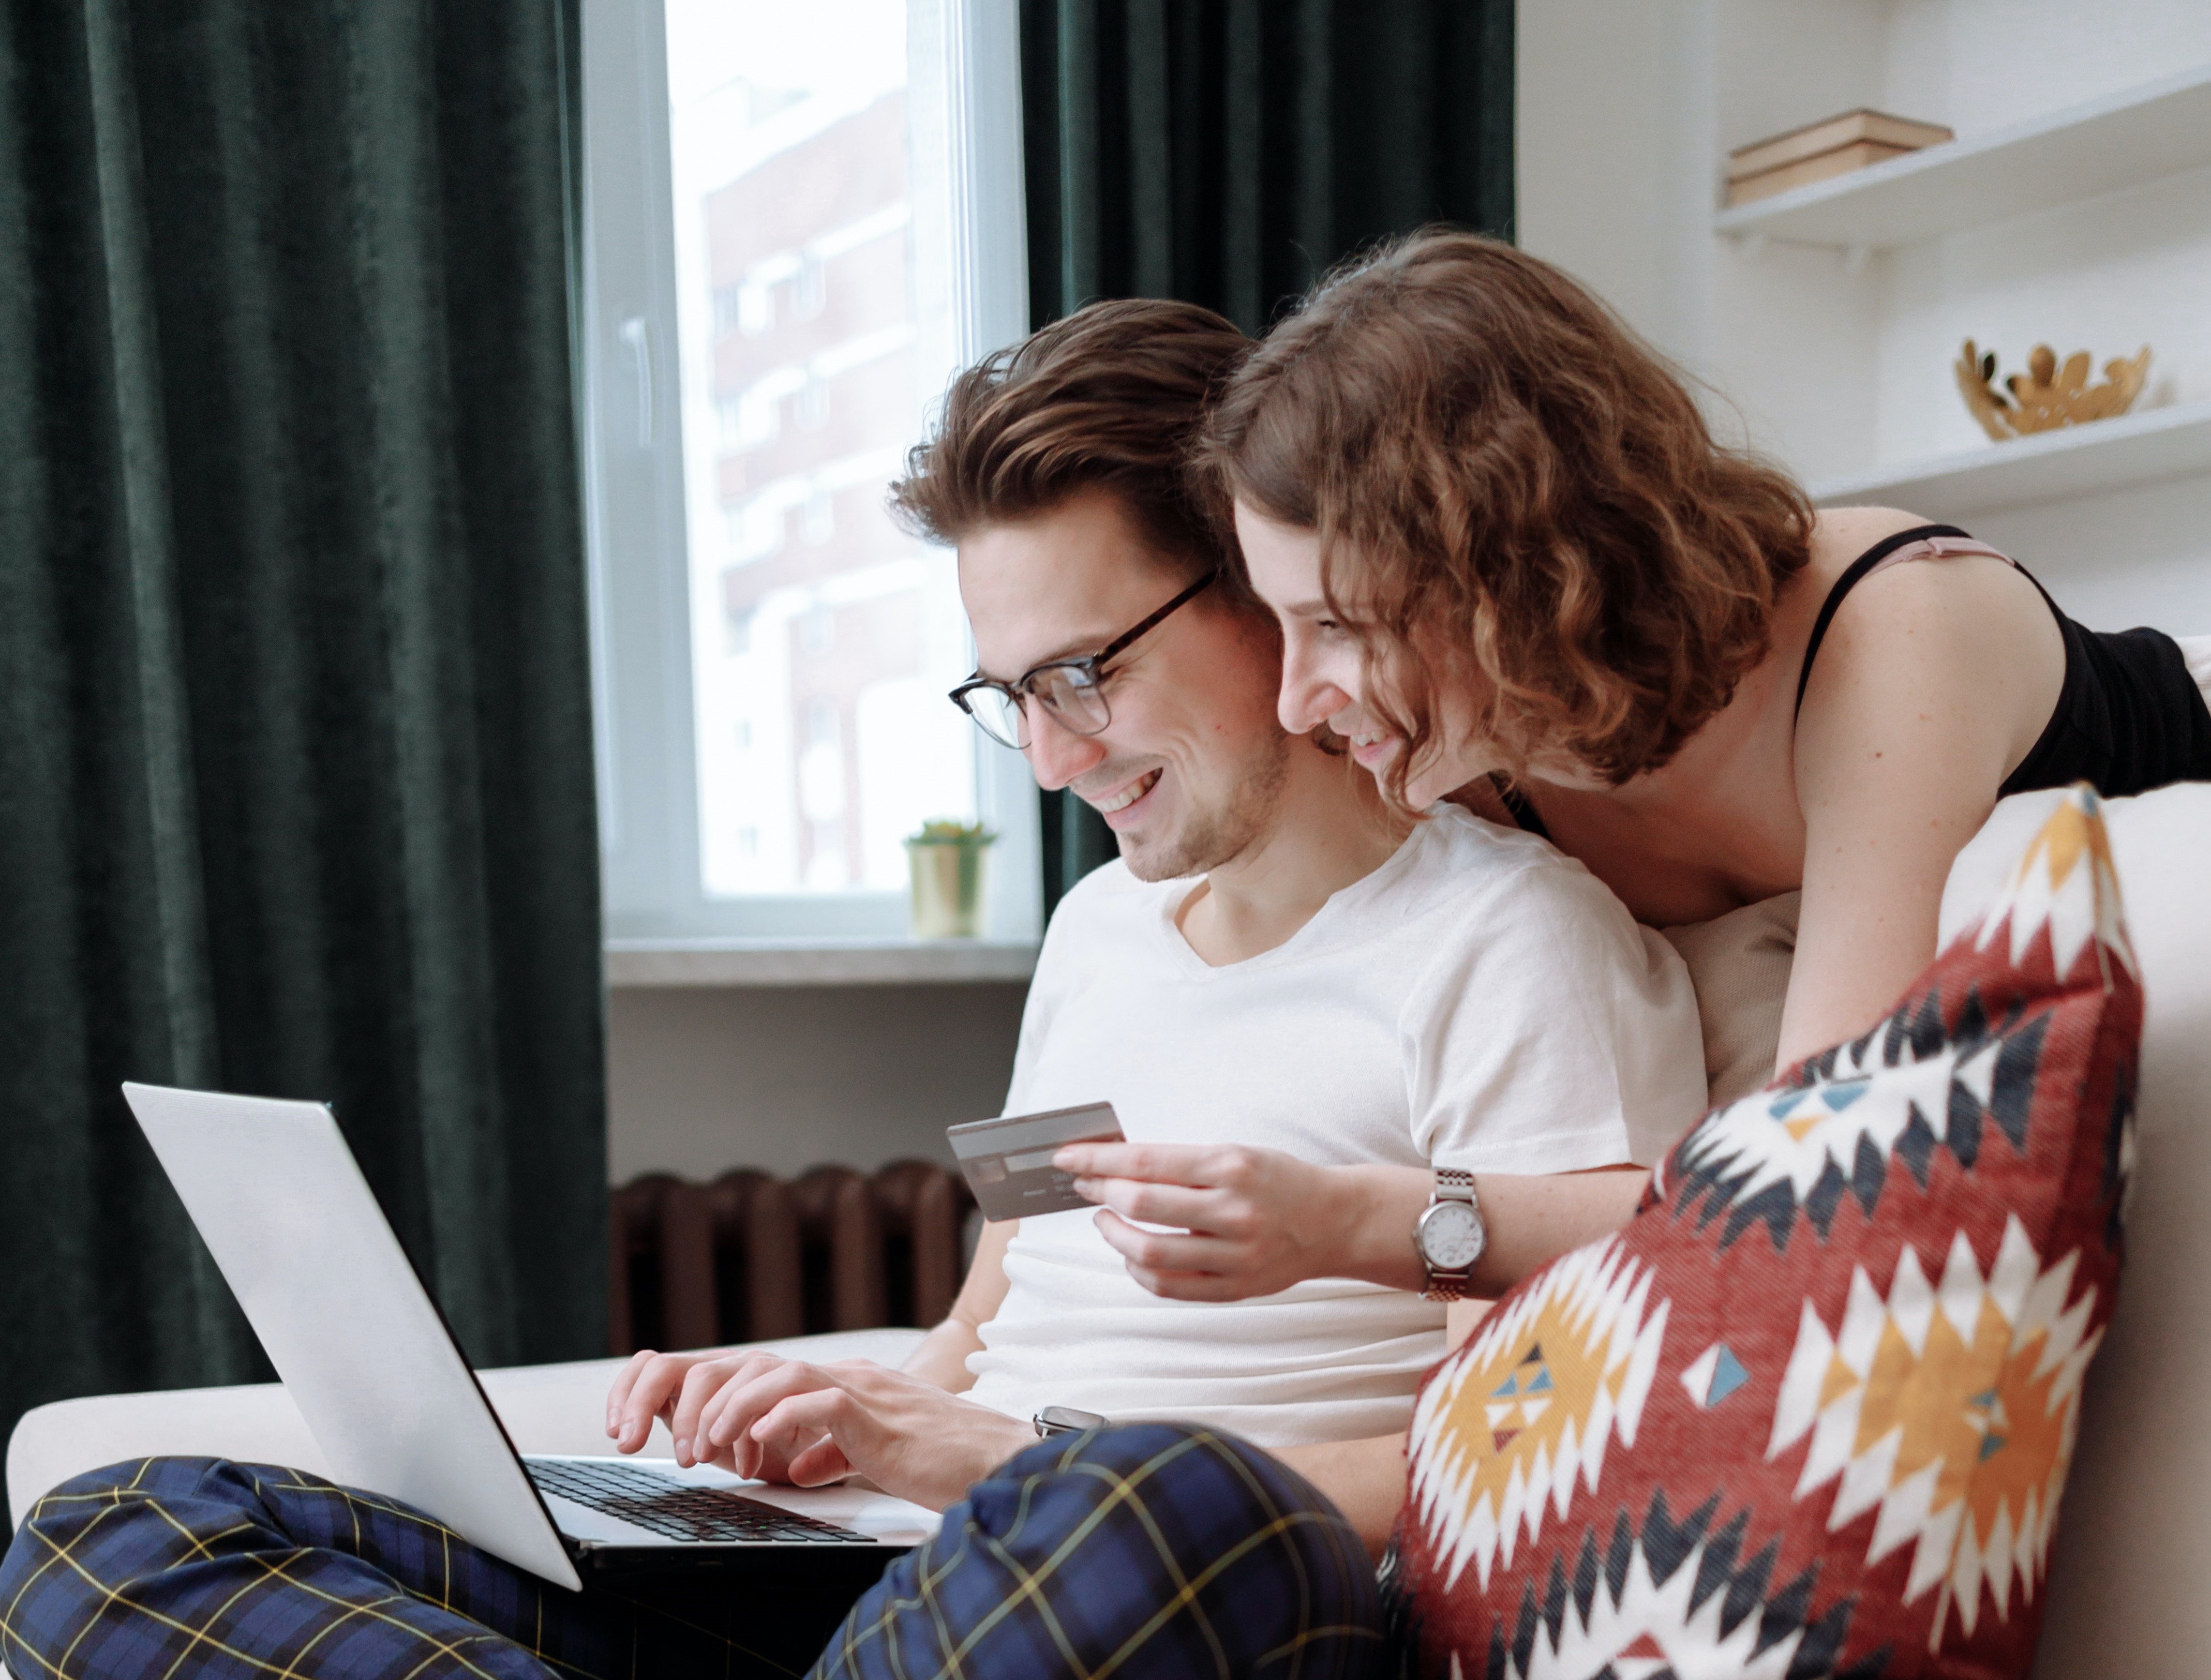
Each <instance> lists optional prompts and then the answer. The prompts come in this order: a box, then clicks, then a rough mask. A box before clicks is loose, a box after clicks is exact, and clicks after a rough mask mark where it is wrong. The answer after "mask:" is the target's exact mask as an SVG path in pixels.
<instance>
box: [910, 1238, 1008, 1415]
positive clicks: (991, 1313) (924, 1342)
mask: <svg viewBox="0 0 2211 1680" xmlns="http://www.w3.org/2000/svg"><path fill="white" fill-rule="evenodd" d="M1018 1230H1021V1221H1020V1220H1018V1219H997V1220H993V1221H991V1222H990V1224H986V1225H984V1227H983V1235H982V1237H981V1239H980V1240H979V1241H978V1242H977V1243H976V1244H975V1261H974V1264H973V1265H972V1266H969V1267H968V1268H967V1281H966V1283H964V1284H961V1285H960V1296H959V1298H958V1299H957V1300H955V1301H954V1302H953V1303H952V1311H951V1312H950V1313H949V1314H947V1315H946V1318H945V1320H944V1322H943V1323H942V1324H940V1325H938V1326H936V1328H935V1329H934V1330H931V1331H930V1333H929V1334H927V1335H926V1336H924V1337H923V1338H922V1339H921V1345H920V1346H919V1347H918V1348H916V1349H915V1350H914V1351H913V1357H912V1358H910V1359H908V1360H907V1361H906V1365H905V1367H904V1369H905V1370H906V1375H909V1376H918V1377H919V1378H920V1379H921V1380H922V1381H924V1382H933V1383H935V1384H936V1386H937V1387H939V1388H942V1390H944V1392H945V1393H948V1394H964V1393H966V1392H967V1390H968V1389H970V1388H972V1387H974V1386H975V1379H974V1377H973V1376H972V1375H971V1374H970V1373H969V1372H968V1369H967V1356H968V1355H969V1354H971V1353H980V1352H981V1351H983V1326H984V1325H985V1324H987V1323H989V1322H990V1320H992V1319H993V1318H995V1317H996V1316H997V1312H998V1308H1001V1307H1003V1305H1005V1302H1006V1289H1007V1284H1006V1245H1007V1244H1008V1243H1009V1242H1012V1241H1013V1240H1014V1233H1015V1232H1016V1231H1018Z"/></svg>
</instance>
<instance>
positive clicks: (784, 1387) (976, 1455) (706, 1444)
mask: <svg viewBox="0 0 2211 1680" xmlns="http://www.w3.org/2000/svg"><path fill="white" fill-rule="evenodd" d="M678 1415H679V1417H681V1415H682V1414H681V1408H679V1411H678ZM697 1423H698V1429H697V1431H696V1433H695V1435H694V1438H693V1447H694V1453H695V1454H696V1456H697V1457H699V1458H700V1459H711V1460H712V1462H714V1463H716V1464H719V1465H722V1466H723V1467H724V1469H727V1470H730V1471H734V1472H736V1474H738V1475H740V1476H754V1477H759V1478H761V1479H762V1480H766V1481H785V1482H789V1483H791V1484H793V1485H795V1486H797V1487H819V1486H821V1484H824V1483H827V1482H834V1481H838V1480H839V1479H841V1478H844V1477H846V1476H850V1475H851V1474H853V1473H854V1472H857V1473H859V1474H860V1475H863V1476H864V1477H866V1478H868V1479H869V1481H870V1482H872V1483H874V1484H875V1485H876V1486H877V1487H879V1488H881V1490H883V1491H884V1492H885V1493H888V1494H894V1495H896V1496H898V1497H899V1498H900V1499H910V1500H912V1502H914V1503H915V1504H917V1505H926V1506H927V1507H929V1508H930V1509H931V1510H934V1511H941V1510H942V1509H943V1508H945V1507H946V1506H948V1505H949V1504H951V1503H952V1502H954V1500H957V1499H959V1498H960V1496H963V1495H964V1494H965V1493H966V1491H967V1490H968V1488H969V1487H970V1486H971V1485H972V1484H974V1483H976V1482H978V1481H980V1480H982V1478H984V1477H985V1476H987V1475H989V1474H990V1472H991V1471H993V1470H995V1469H996V1468H997V1467H998V1465H1002V1464H1003V1463H1004V1462H1005V1461H1006V1460H1007V1459H1009V1458H1011V1457H1013V1455H1014V1454H1015V1453H1018V1452H1020V1451H1021V1448H1023V1447H1030V1446H1033V1445H1034V1444H1035V1443H1036V1439H1037V1436H1036V1431H1035V1429H1033V1427H1032V1426H1031V1425H1029V1424H1027V1423H1021V1421H1020V1420H1019V1419H1017V1418H1012V1417H1007V1416H1006V1415H1005V1414H1004V1413H1003V1412H998V1411H991V1410H990V1408H989V1407H988V1406H981V1405H976V1404H975V1403H974V1402H973V1401H972V1400H965V1399H960V1397H959V1396H957V1395H954V1394H948V1393H945V1392H944V1391H943V1390H942V1388H939V1387H936V1385H935V1384H934V1383H931V1382H926V1381H922V1380H921V1379H919V1378H917V1377H911V1376H908V1375H906V1374H905V1373H904V1372H902V1371H893V1370H887V1369H884V1368H883V1367H882V1366H881V1365H878V1364H876V1363H874V1362H873V1361H871V1360H866V1359H850V1360H840V1361H839V1362H837V1363H834V1364H827V1365H814V1364H809V1363H805V1362H804V1361H802V1360H797V1359H781V1358H778V1357H776V1356H775V1355H773V1354H766V1353H756V1354H752V1355H749V1356H748V1357H746V1358H744V1359H743V1360H742V1361H741V1362H737V1368H736V1369H735V1370H733V1371H730V1372H729V1373H728V1374H726V1375H724V1376H723V1378H722V1381H721V1386H720V1387H719V1388H718V1390H717V1391H716V1392H715V1393H713V1394H712V1396H710V1397H709V1398H708V1399H706V1402H705V1404H704V1405H702V1406H701V1408H700V1411H699V1413H698V1417H697Z"/></svg>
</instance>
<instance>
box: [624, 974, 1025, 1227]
mask: <svg viewBox="0 0 2211 1680" xmlns="http://www.w3.org/2000/svg"><path fill="white" fill-rule="evenodd" d="M1027 990H1028V988H1027V987H1026V986H1025V985H1020V984H1011V985H1008V984H980V983H972V982H967V983H960V984H942V985H930V986H790V987H768V986H726V987H669V988H659V987H638V988H619V989H617V990H616V991H615V992H614V993H613V994H612V996H611V997H610V999H609V1008H608V1016H607V1058H608V1067H607V1076H608V1077H607V1083H608V1094H609V1117H608V1140H607V1172H608V1181H609V1183H614V1184H620V1183H622V1182H624V1181H627V1180H628V1179H631V1178H633V1177H635V1176H636V1175H638V1174H639V1173H644V1172H673V1173H678V1174H681V1175H683V1176H685V1177H688V1178H700V1179H703V1178H712V1177H713V1176H714V1175H717V1174H718V1173H721V1172H723V1171H725V1170H727V1169H729V1168H731V1167H760V1168H763V1169H766V1170H767V1171H769V1172H772V1173H777V1174H779V1175H784V1176H789V1175H793V1174H796V1173H798V1172H802V1171H803V1170H804V1169H806V1168H808V1167H810V1166H814V1165H816V1164H818V1163H822V1162H825V1161H834V1162H839V1163H845V1164H846V1165H850V1166H856V1167H875V1166H880V1165H881V1164H882V1163H884V1162H886V1161H893V1160H896V1159H898V1158H899V1157H900V1156H907V1155H918V1156H922V1157H930V1158H942V1159H945V1160H949V1158H950V1157H949V1153H948V1151H947V1150H946V1148H945V1144H944V1128H945V1127H947V1126H949V1125H953V1124H954V1123H956V1122H958V1121H964V1120H982V1119H985V1118H987V1117H989V1116H990V1115H995V1114H996V1113H997V1112H998V1111H999V1108H1000V1105H1001V1104H1002V1103H1003V1102H1004V1100H1005V1096H1006V1082H1007V1079H1009V1076H1010V1075H1011V1073H1012V1072H1013V1065H1014V1042H1015V1036H1016V1035H1017V1034H1018V1033H1019V1031H1020V1028H1021V1000H1022V999H1023V997H1024V996H1026V995H1027Z"/></svg>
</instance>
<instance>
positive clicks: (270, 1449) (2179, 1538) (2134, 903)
mask: <svg viewBox="0 0 2211 1680" xmlns="http://www.w3.org/2000/svg"><path fill="white" fill-rule="evenodd" d="M2058 797H2059V796H2058V795H2055V794H2046V795H2045V794H2027V795H2020V796H2019V797H2018V798H2016V799H2011V800H2007V801H2004V802H2003V804H2002V805H2001V806H1999V807H1997V809H1996V814H1995V816H1993V817H1992V818H1991V819H1990V822H1989V825H1988V826H1987V827H1986V828H1985V829H1984V830H1983V831H1982V832H1981V834H1980V835H1979V836H1978V837H1976V839H1975V840H1974V841H1973V843H1972V844H1971V845H1970V846H1968V847H1967V848H1966V850H1965V852H1964V853H1963V854H1962V855H1960V858H1959V860H1958V862H1957V865H1956V867H1954V869H1953V871H1952V872H1951V876H1950V880H1949V885H1948V888H1947V891H1946V892H1945V894H1944V896H1943V903H1942V933H1943V937H1944V938H1945V939H1946V940H1947V938H1949V937H1950V936H1951V935H1952V934H1954V933H1955V932H1956V931H1957V930H1958V929H1959V928H1960V927H1962V926H1964V925H1965V924H1966V922H1969V921H1970V920H1972V917H1973V916H1975V915H1976V914H1977V913H1978V909H1979V908H1980V907H1981V905H1983V904H1984V903H1986V902H1987V900H1988V898H1989V897H1990V896H1991V895H1992V894H1993V893H1994V892H1995V891H1996V890H1997V889H1998V887H1999V886H2000V885H2002V877H2003V874H2004V872H2005V871H2006V870H2007V869H2008V867H2009V866H2010V864H2011V862H2012V861H2014V860H2015V859H2016V858H2017V856H2018V855H2019V854H2020V849H2021V848H2022V847H2023V846H2024V844H2025V843H2026V839H2027V837H2029V836H2030V835H2031V834H2032V832H2033V831H2034V830H2035V829H2036V828H2037V827H2038V826H2039V825H2040V823H2041V821H2042V819H2043V817H2044V815H2046V814H2047V813H2048V811H2049V809H2050V806H2051V805H2052V804H2053V803H2055V801H2057V798H2058ZM2105 810H2106V813H2107V816H2108V818H2109V820H2110V823H2111V837H2112V847H2113V851H2114V853H2115V855H2116V858H2117V866H2118V875H2119V883H2120V890H2121V891H2122V893H2123V895H2124V897H2125V899H2126V903H2127V909H2128V912H2129V925H2130V928H2131V931H2132V934H2133V938H2134V943H2135V951H2136V953H2137V955H2138V956H2139V958H2140V959H2141V967H2142V973H2143V981H2144V990H2145V1000H2146V1006H2147V1022H2146V1025H2145V1030H2144V1042H2143V1047H2142V1077H2141V1122H2140V1145H2141V1148H2140V1161H2141V1166H2140V1169H2139V1171H2138V1175H2137V1182H2136V1185H2135V1193H2134V1202H2133V1207H2132V1212H2131V1216H2130V1224H2129V1251H2128V1265H2127V1272H2126V1278H2125V1282H2124V1284H2123V1290H2122V1294H2121V1297H2120V1302H2119V1308H2118V1312H2117V1316H2116V1319H2115V1320H2114V1323H2113V1325H2112V1327H2111V1335H2110V1337H2109V1339H2107V1340H2106V1342H2105V1346H2104V1350H2103V1353H2102V1356H2101V1357H2100V1358H2099V1360H2098V1362H2097V1363H2096V1366H2095V1368H2094V1371H2093V1375H2092V1376H2091V1378H2090V1381H2089V1386H2088V1392H2087V1405H2086V1408H2085V1412H2084V1417H2083V1422H2082V1425H2081V1443H2080V1448H2079V1455H2078V1457H2077V1459H2076V1460H2075V1465H2074V1470H2073V1477H2072V1482H2071V1484H2070V1486H2069V1489H2068V1491H2067V1494H2066V1499H2065V1510H2064V1515H2063V1520H2062V1521H2061V1523H2060V1526H2059V1533H2058V1539H2057V1554H2056V1556H2055V1558H2054V1560H2053V1563H2052V1574H2051V1577H2050V1606H2049V1618H2048V1622H2047V1624H2046V1630H2045V1632H2044V1638H2043V1643H2042V1655H2041V1659H2040V1660H2039V1662H2038V1665H2037V1672H2038V1674H2040V1675H2042V1676H2044V1677H2047V1680H2057V1677H2061V1676H2062V1677H2063V1680H2105V1677H2110V1680H2122V1677H2123V1680H2166V1677H2179V1676H2187V1675H2194V1674H2196V1673H2199V1672H2201V1671H2203V1669H2204V1667H2205V1665H2206V1663H2207V1661H2208V1660H2211V1658H2207V1654H2206V1653H2211V1590H2207V1589H2206V1586H2205V1584H2204V1579H2203V1576H2202V1560H2203V1559H2204V1558H2205V1557H2206V1556H2211V1333H2207V1332H2211V1301H2199V1300H2198V1299H2197V1298H2196V1297H2197V1293H2198V1291H2200V1290H2205V1289H2207V1287H2211V784H2207V785H2198V786H2190V787H2182V788H2172V789H2166V790H2164V791H2163V792H2160V793H2157V794H2151V795H2145V796H2144V797H2142V798H2141V799H2135V800H2116V801H2111V802H2110V803H2109V804H2108V805H2107V806H2106V807H2105ZM1783 920H1784V921H1785V920H1786V917H1785V916H1784V918H1783ZM1775 922H1776V918H1775V916H1772V915H1759V916H1742V919H1741V921H1740V922H1739V923H1738V928H1739V929H1740V933H1739V936H1737V937H1735V938H1734V939H1732V940H1728V939H1722V940H1705V941H1703V942H1702V943H1701V945H1699V946H1698V948H1697V949H1696V950H1694V951H1693V952H1692V953H1691V962H1692V966H1693V970H1694V971H1695V973H1696V976H1697V979H1698V982H1699V994H1700V995H1701V996H1703V997H1704V998H1705V1000H1706V1002H1707V1006H1708V1007H1710V1006H1712V1005H1713V1004H1714V1003H1716V1002H1717V1000H1721V999H1723V998H1725V999H1747V1000H1748V1002H1745V1003H1743V1004H1742V1005H1740V1006H1741V1007H1743V1008H1746V1009H1754V1010H1762V1011H1763V1014H1762V1015H1761V1016H1760V1019H1761V1020H1766V1021H1770V1022H1771V1023H1772V1024H1770V1025H1766V1026H1764V1027H1762V1028H1758V1029H1754V1030H1763V1031H1765V1032H1766V1033H1767V1034H1769V1035H1770V1034H1771V1033H1772V1031H1774V1030H1777V1029H1778V1010H1776V1009H1775V1008H1773V1006H1772V988H1773V986H1774V985H1775V984H1777V983H1779V982H1778V980H1777V979H1776V976H1785V969H1783V968H1779V967H1777V965H1776V962H1775V951H1776V948H1777V947H1776V940H1777V939H1779V940H1782V941H1783V944H1784V946H1785V943H1786V937H1787V934H1788V932H1789V930H1788V929H1787V928H1782V929H1781V930H1780V931H1779V932H1778V933H1777V929H1776V926H1775ZM1692 944H1697V942H1695V941H1692ZM1736 1006H1737V1005H1735V1004H1730V1005H1729V1007H1730V1008H1733V1007H1736ZM1707 1038H1708V1041H1710V1042H1709V1044H1708V1048H1711V1050H1712V1052H1713V1053H1714V1055H1716V1056H1718V1055H1719V1053H1720V1051H1721V1048H1722V1042H1721V1040H1722V1039H1725V1040H1726V1042H1727V1043H1728V1045H1729V1048H1728V1051H1727V1055H1729V1056H1732V1057H1738V1058H1739V1057H1740V1056H1741V1055H1742V1054H1743V1051H1742V1044H1741V1042H1739V1041H1740V1040H1741V1038H1742V1034H1741V1033H1733V1034H1723V1035H1721V1036H1720V1037H1719V1038H1715V1036H1714V1035H1713V1034H1712V1033H1711V1032H1710V1031H1708V1033H1707ZM1767 1043H1768V1045H1769V1048H1767V1050H1766V1057H1767V1065H1768V1066H1770V1065H1771V1056H1772V1051H1771V1048H1770V1044H1771V1037H1770V1036H1769V1037H1768V1039H1767ZM1722 1059H1724V1058H1722ZM1714 1065H1715V1067H1718V1065H1719V1062H1718V1061H1715V1064H1714ZM918 1335H919V1333H918V1332H917V1331H912V1330H877V1331H859V1332H852V1333H845V1334H842V1335H837V1336H823V1337H814V1338H807V1339H802V1340H799V1341H795V1342H779V1343H766V1344H763V1345H764V1346H767V1347H771V1348H775V1349H778V1350H795V1349H797V1348H801V1347H803V1348H804V1349H805V1350H806V1353H807V1357H812V1358H845V1357H869V1358H875V1359H879V1360H881V1361H882V1362H883V1363H887V1364H895V1363H899V1362H900V1360H902V1359H903V1358H904V1357H906V1351H908V1349H910V1348H911V1347H912V1345H913V1342H914V1341H915V1340H916V1339H918ZM620 1363H621V1362H619V1361H617V1360H587V1361H583V1362H579V1363H575V1364H567V1365H542V1366H534V1367H524V1368H521V1369H512V1370H503V1371H487V1372H485V1373H484V1374H483V1381H484V1387H485V1389H486V1392H487V1393H489V1395H490V1396H491V1399H492V1403H493V1405H494V1406H495V1407H496V1408H497V1409H498V1411H499V1412H500V1417H502V1418H503V1419H504V1420H505V1421H506V1425H507V1429H508V1431H509V1433H510V1434H512V1435H513V1437H514V1439H515V1442H516V1444H517V1445H518V1447H521V1448H522V1450H524V1452H542V1453H597V1452H603V1451H604V1450H605V1446H606V1438H605V1435H604V1434H603V1430H602V1424H601V1419H602V1416H603V1408H602V1401H603V1398H604V1396H605V1393H606V1390H607V1386H608V1384H609V1381H611V1380H612V1377H613V1375H614V1373H615V1370H616V1369H618V1368H619V1365H620ZM646 1450H647V1452H648V1453H653V1454H656V1455H658V1456H666V1455H667V1453H668V1452H669V1442H668V1439H667V1436H666V1434H665V1431H664V1430H660V1429H657V1428H656V1432H655V1435H654V1438H653V1442H652V1444H651V1446H650V1447H648V1448H647V1449H646ZM148 1453H214V1454H219V1455H221V1456H224V1457H227V1458H233V1459H270V1460H276V1461H278V1462H282V1463H287V1464H292V1465H298V1466H300V1467H301V1468H303V1469H307V1470H318V1469H320V1468H322V1460H321V1455H320V1453H318V1451H317V1449H316V1447H315V1444H314V1442H313V1441H312V1440H311V1439H310V1438H309V1437H308V1435H307V1433H306V1427H305V1425H304V1424H303V1423H301V1422H300V1415H299V1413H298V1411H296V1410H295V1409H294V1407H293V1405H292V1404H291V1402H290V1401H289V1399H287V1398H286V1396H285V1394H284V1391H283V1390H282V1387H277V1386H275V1385H270V1386H268V1387H251V1388H228V1389H221V1388H215V1389H208V1388H203V1389H193V1390H186V1391H184V1392H181V1393H155V1394H118V1395H109V1396H106V1397H103V1398H100V1399H85V1400H65V1401H61V1402H58V1403H57V1404H55V1405H47V1406H41V1407H39V1409H38V1410H37V1411H33V1412H30V1413H28V1414H27V1416H26V1417H24V1418H23V1420H22V1422H21V1423H20V1424H18V1425H17V1426H16V1429H15V1435H14V1437H13V1438H12V1439H11V1440H10V1441H9V1447H8V1501H9V1509H10V1511H11V1512H12V1513H13V1517H12V1518H11V1523H12V1521H15V1520H21V1516H22V1514H23V1513H24V1512H25V1511H27V1509H28V1508H29V1507H30V1504H31V1502H33V1500H35V1499H36V1498H37V1497H38V1496H39V1495H40V1494H41V1493H43V1492H44V1491H45V1490H46V1489H48V1488H51V1487H52V1486H54V1485H55V1484H58V1483H59V1482H62V1481H65V1480H67V1479H68V1478H70V1477H71V1476H74V1475H76V1474H78V1473H79V1472H82V1471H86V1470H90V1469H94V1468H95V1467H97V1466H99V1465H104V1464H112V1463H113V1462H115V1461H117V1460H118V1459H130V1458H136V1457H140V1456H142V1455H145V1454H148Z"/></svg>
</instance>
